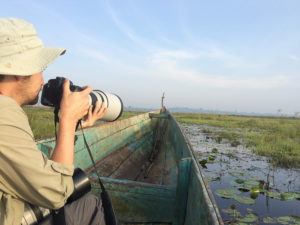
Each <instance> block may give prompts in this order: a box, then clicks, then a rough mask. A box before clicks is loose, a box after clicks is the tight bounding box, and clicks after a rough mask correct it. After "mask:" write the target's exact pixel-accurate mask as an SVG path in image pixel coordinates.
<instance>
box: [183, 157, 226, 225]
mask: <svg viewBox="0 0 300 225" xmlns="http://www.w3.org/2000/svg"><path fill="white" fill-rule="evenodd" d="M207 185H208V184H207V181H206V179H205V178H204V177H203V175H202V174H201V172H200V170H199V168H198V163H197V162H196V161H195V159H193V161H192V167H191V180H190V185H189V188H188V193H189V195H188V202H187V214H186V220H185V223H184V224H185V225H198V224H199V221H201V224H203V225H210V224H223V221H222V219H221V217H220V216H219V212H218V209H217V206H216V205H215V203H214V199H213V197H212V194H211V192H210V190H208V189H207Z"/></svg>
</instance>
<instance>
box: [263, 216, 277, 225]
mask: <svg viewBox="0 0 300 225" xmlns="http://www.w3.org/2000/svg"><path fill="white" fill-rule="evenodd" d="M263 222H264V223H268V224H276V223H277V219H276V218H272V217H269V216H268V217H265V218H263Z"/></svg>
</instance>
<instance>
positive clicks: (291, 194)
mask: <svg viewBox="0 0 300 225" xmlns="http://www.w3.org/2000/svg"><path fill="white" fill-rule="evenodd" d="M280 196H281V200H293V199H294V198H300V194H299V193H297V192H283V193H281V195H280Z"/></svg>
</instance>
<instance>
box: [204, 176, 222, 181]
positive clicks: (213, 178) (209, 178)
mask: <svg viewBox="0 0 300 225" xmlns="http://www.w3.org/2000/svg"><path fill="white" fill-rule="evenodd" d="M220 179H221V178H220V177H208V178H207V180H208V181H209V182H211V181H217V180H220Z"/></svg>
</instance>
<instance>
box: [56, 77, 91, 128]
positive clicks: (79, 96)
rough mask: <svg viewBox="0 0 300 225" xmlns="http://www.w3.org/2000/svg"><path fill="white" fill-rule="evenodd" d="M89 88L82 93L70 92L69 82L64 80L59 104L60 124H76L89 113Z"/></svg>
mask: <svg viewBox="0 0 300 225" xmlns="http://www.w3.org/2000/svg"><path fill="white" fill-rule="evenodd" d="M91 91H92V88H91V87H85V88H84V90H83V91H80V92H72V91H70V81H69V80H68V79H66V81H65V83H64V84H63V96H62V100H61V103H60V118H59V119H60V123H61V122H68V123H71V124H76V123H77V121H78V120H80V119H82V118H83V117H84V116H85V115H86V114H87V113H88V111H89V99H90V97H89V94H90V92H91Z"/></svg>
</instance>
